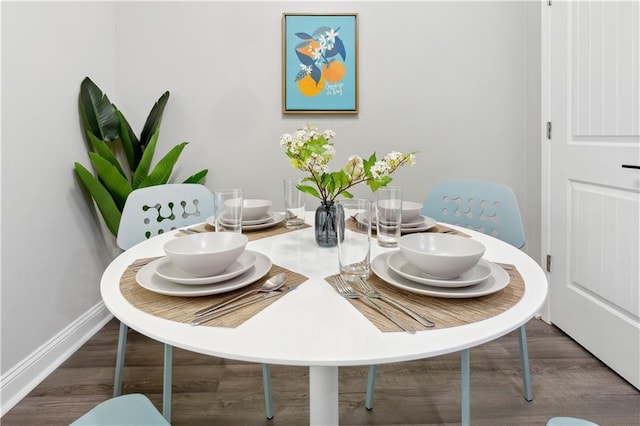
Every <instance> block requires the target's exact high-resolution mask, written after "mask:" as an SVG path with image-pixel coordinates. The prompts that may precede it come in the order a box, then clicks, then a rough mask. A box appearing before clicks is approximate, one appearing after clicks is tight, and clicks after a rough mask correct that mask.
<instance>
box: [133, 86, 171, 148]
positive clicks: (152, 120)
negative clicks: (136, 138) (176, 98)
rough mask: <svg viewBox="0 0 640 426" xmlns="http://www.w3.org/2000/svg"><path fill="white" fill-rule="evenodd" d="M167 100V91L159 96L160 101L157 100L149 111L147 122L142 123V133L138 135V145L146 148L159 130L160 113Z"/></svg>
mask: <svg viewBox="0 0 640 426" xmlns="http://www.w3.org/2000/svg"><path fill="white" fill-rule="evenodd" d="M168 100H169V92H168V91H167V92H164V94H163V95H162V96H160V99H158V100H157V101H156V103H155V105H153V108H151V111H150V112H149V115H148V116H147V121H146V122H145V123H144V127H143V128H142V133H140V144H141V145H142V146H147V144H148V143H149V142H150V138H151V137H152V135H153V134H154V133H156V132H157V131H158V129H159V128H160V123H161V122H162V113H163V112H164V107H165V106H166V105H167V101H168Z"/></svg>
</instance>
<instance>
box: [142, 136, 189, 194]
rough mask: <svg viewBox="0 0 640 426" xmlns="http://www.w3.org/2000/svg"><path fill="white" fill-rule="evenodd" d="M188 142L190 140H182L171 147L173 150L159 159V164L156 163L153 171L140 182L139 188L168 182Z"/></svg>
mask: <svg viewBox="0 0 640 426" xmlns="http://www.w3.org/2000/svg"><path fill="white" fill-rule="evenodd" d="M187 143H188V142H182V143H179V144H178V145H176V146H174V147H173V148H171V151H169V152H167V154H166V155H165V156H164V157H162V159H160V161H158V164H156V166H155V167H154V168H153V171H152V172H151V173H149V176H147V177H146V178H145V179H144V180H143V181H142V182H141V183H140V186H139V188H144V187H145V186H154V185H163V184H165V183H167V181H168V180H169V178H170V177H171V173H172V172H173V166H175V164H176V162H177V161H178V159H179V158H180V154H182V150H183V149H184V147H185V146H187Z"/></svg>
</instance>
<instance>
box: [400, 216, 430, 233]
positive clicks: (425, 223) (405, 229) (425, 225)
mask: <svg viewBox="0 0 640 426" xmlns="http://www.w3.org/2000/svg"><path fill="white" fill-rule="evenodd" d="M422 218H423V220H422V224H420V225H417V226H406V225H404V224H403V225H402V227H401V228H400V233H401V234H410V233H412V232H424V231H428V230H429V229H431V228H433V227H434V226H436V225H437V224H438V222H437V221H436V220H435V219H433V218H430V217H428V216H422Z"/></svg>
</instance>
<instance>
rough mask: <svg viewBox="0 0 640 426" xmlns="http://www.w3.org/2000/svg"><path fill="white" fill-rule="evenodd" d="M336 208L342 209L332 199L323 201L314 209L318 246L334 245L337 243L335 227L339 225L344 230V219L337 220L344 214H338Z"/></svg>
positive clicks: (336, 229)
mask: <svg viewBox="0 0 640 426" xmlns="http://www.w3.org/2000/svg"><path fill="white" fill-rule="evenodd" d="M337 209H342V206H339V205H336V204H335V203H334V202H333V201H327V202H324V201H323V202H321V203H320V206H319V207H318V208H317V209H316V219H315V233H316V243H318V245H319V246H320V247H335V246H336V245H338V228H337V227H338V226H340V227H341V228H342V230H344V220H341V221H338V217H342V218H344V215H340V216H338V214H337ZM338 222H340V223H338ZM342 235H344V232H343V233H342Z"/></svg>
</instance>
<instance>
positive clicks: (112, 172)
mask: <svg viewBox="0 0 640 426" xmlns="http://www.w3.org/2000/svg"><path fill="white" fill-rule="evenodd" d="M168 100H169V92H165V93H164V94H163V95H162V96H161V97H160V98H159V99H158V101H157V102H156V103H155V105H154V106H153V108H152V109H151V111H150V112H149V115H148V117H147V120H146V122H145V124H144V127H143V129H142V132H141V133H140V137H137V136H136V134H135V133H134V132H133V130H132V129H131V126H130V125H129V123H128V122H127V120H126V118H125V117H124V115H123V114H122V112H121V111H120V110H119V109H118V108H117V107H116V106H115V104H112V103H111V101H109V98H108V97H107V95H106V94H104V93H102V91H101V90H100V88H98V86H96V84H95V83H94V82H93V81H91V79H89V77H86V78H85V79H84V80H83V81H82V84H81V85H80V96H79V109H80V117H81V120H82V130H83V132H84V133H85V135H86V137H87V140H88V142H89V145H90V147H91V149H90V151H89V160H90V161H91V164H92V166H93V169H94V170H95V173H96V174H95V175H94V174H93V173H91V172H90V171H89V170H88V169H87V168H86V167H84V166H83V165H82V164H80V163H78V162H76V163H75V171H76V174H77V175H78V177H79V178H80V182H81V183H82V186H83V187H84V188H85V189H86V190H87V191H88V192H89V194H90V195H91V197H92V198H93V200H94V201H95V203H96V206H97V207H98V210H99V211H100V214H101V215H102V218H103V219H104V223H105V225H106V226H107V228H108V229H109V231H110V232H111V234H112V235H113V236H117V234H118V227H119V225H120V217H121V215H122V209H123V208H124V204H125V202H126V200H127V197H128V196H129V194H130V193H131V191H133V190H135V189H137V188H144V187H147V186H153V185H163V184H166V183H167V182H168V181H169V178H170V177H171V173H172V172H173V167H174V165H175V164H176V162H177V161H178V159H179V158H180V154H181V153H182V150H183V149H184V147H185V146H186V145H187V143H188V142H181V143H179V144H177V145H176V146H174V147H173V148H172V149H171V150H170V151H169V152H168V153H167V154H166V155H165V156H164V157H162V158H161V159H160V160H159V161H158V162H157V163H156V164H155V166H154V167H153V169H152V168H151V164H152V160H153V155H154V153H155V149H156V144H157V142H158V135H159V132H160V123H161V122H162V114H163V112H164V108H165V106H166V104H167V101H168ZM120 150H121V152H123V153H124V156H125V157H126V166H124V167H123V166H122V165H121V164H120V161H119V159H118V154H117V153H118V152H119V151H120ZM120 156H122V155H120ZM125 170H126V171H125ZM207 172H208V170H207V169H203V170H201V171H199V172H197V173H195V174H193V175H192V176H190V177H189V178H187V179H186V180H185V181H184V182H183V183H199V182H200V181H202V180H203V179H204V177H205V176H206V175H207Z"/></svg>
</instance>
